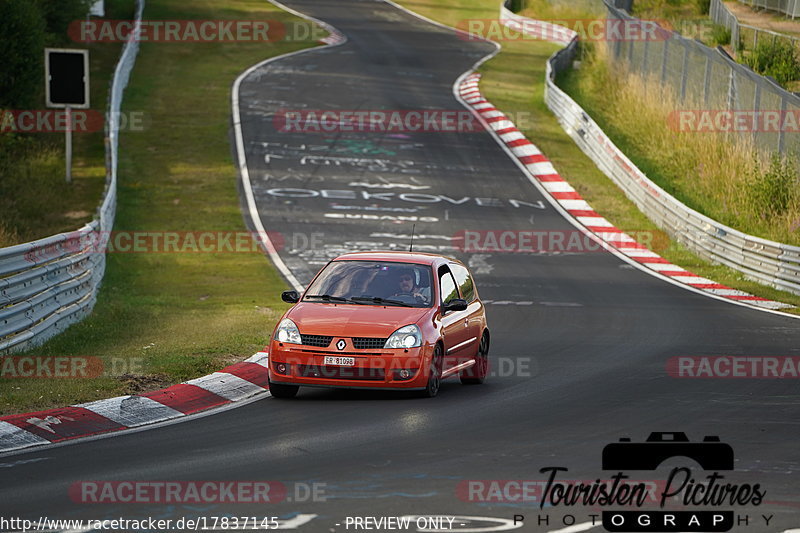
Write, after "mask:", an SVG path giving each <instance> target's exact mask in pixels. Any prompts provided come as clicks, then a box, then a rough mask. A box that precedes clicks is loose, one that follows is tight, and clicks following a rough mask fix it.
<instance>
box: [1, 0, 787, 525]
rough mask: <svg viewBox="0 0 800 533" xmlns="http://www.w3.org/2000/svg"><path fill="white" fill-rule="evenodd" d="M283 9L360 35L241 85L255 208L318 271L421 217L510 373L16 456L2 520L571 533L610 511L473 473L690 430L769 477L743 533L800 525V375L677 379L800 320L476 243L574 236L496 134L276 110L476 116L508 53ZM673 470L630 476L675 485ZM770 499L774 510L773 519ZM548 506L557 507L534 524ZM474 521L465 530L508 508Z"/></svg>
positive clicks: (596, 459)
mask: <svg viewBox="0 0 800 533" xmlns="http://www.w3.org/2000/svg"><path fill="white" fill-rule="evenodd" d="M288 5H289V6H290V7H292V8H294V9H297V10H298V11H301V12H303V13H307V14H309V15H312V16H314V17H317V18H319V19H321V20H324V21H326V22H328V23H330V24H332V25H334V26H335V27H336V28H338V29H339V30H340V31H342V32H343V33H344V34H346V35H347V37H348V39H349V40H348V41H347V42H346V43H345V44H343V45H340V46H335V47H325V48H319V49H315V50H313V51H309V52H306V53H302V54H297V55H294V56H291V57H287V58H284V59H280V60H277V61H274V62H270V63H267V64H265V65H263V66H261V67H259V68H257V69H255V70H254V71H253V72H251V73H250V74H249V75H248V76H247V77H246V79H244V81H243V82H242V84H241V91H240V97H241V112H242V132H243V138H244V147H245V152H246V162H247V166H248V169H249V174H250V176H251V178H252V182H253V189H254V194H255V199H256V202H257V205H258V211H259V216H260V218H261V220H262V222H263V224H264V226H265V227H266V228H267V229H268V230H269V231H274V232H278V233H280V234H281V236H282V242H283V245H282V246H281V247H280V254H281V257H282V258H283V260H284V261H285V262H286V264H287V265H288V267H289V268H290V269H291V270H292V273H293V274H294V275H295V276H296V278H297V279H298V280H299V281H300V282H301V283H306V282H307V281H308V280H309V279H310V277H311V275H313V273H314V272H315V271H316V270H317V269H318V268H319V266H320V265H321V264H323V263H324V262H325V260H326V259H327V258H329V257H330V256H332V255H335V254H337V253H339V252H340V251H344V250H348V251H349V250H353V249H370V248H398V249H404V248H405V247H406V246H407V243H408V235H409V234H410V233H411V227H412V224H416V230H415V231H416V233H417V238H416V239H415V249H417V250H420V251H423V250H430V251H441V252H443V253H447V254H452V255H455V256H457V257H459V258H460V259H462V260H463V261H465V262H466V263H468V264H469V265H470V266H471V268H472V270H473V272H474V273H475V277H476V281H477V284H478V287H479V289H480V292H481V296H482V297H483V298H484V299H486V300H488V301H489V302H490V303H489V304H488V313H489V321H490V327H491V329H492V334H493V346H492V358H493V359H494V361H495V365H494V370H495V375H494V376H492V377H491V379H490V380H489V381H487V383H486V384H485V385H483V386H479V387H465V386H462V385H460V384H459V383H458V382H457V380H456V381H452V382H446V383H445V384H444V385H443V388H442V391H441V393H440V395H439V397H437V398H436V399H433V400H423V399H416V398H412V397H409V396H406V395H403V394H399V395H398V394H388V393H387V394H384V393H378V392H367V393H357V392H347V391H327V390H312V389H303V390H301V393H300V395H299V396H298V398H297V399H296V400H294V401H279V400H275V399H272V398H265V399H263V400H260V401H256V402H253V403H251V404H248V405H245V406H242V407H239V408H237V409H232V410H228V411H224V412H221V413H218V414H214V415H212V416H208V417H203V418H199V419H194V420H189V421H186V422H183V423H180V424H174V425H168V426H165V427H160V428H156V429H151V430H147V431H142V432H136V433H130V434H125V435H120V436H115V437H113V438H106V439H100V440H94V441H83V442H78V443H73V444H70V445H67V446H61V447H53V448H49V449H44V450H40V451H32V452H29V453H23V454H18V455H14V456H10V457H6V458H2V459H0V467H3V468H0V479H2V483H0V514H2V515H3V516H19V517H31V518H36V519H38V517H40V516H43V515H44V516H48V517H50V518H56V517H59V518H89V519H112V518H118V517H125V518H135V517H145V516H152V517H160V518H172V519H177V518H179V517H182V516H187V517H192V516H200V515H202V516H223V515H231V516H232V515H236V516H261V517H263V516H280V517H282V518H283V519H290V518H291V517H295V522H293V523H292V522H290V523H289V524H288V525H296V526H297V530H298V531H351V530H354V529H353V527H352V526H351V527H350V528H349V529H347V528H346V527H345V519H346V517H348V516H398V515H411V514H451V515H453V514H455V515H465V516H472V517H495V518H504V519H511V518H512V517H513V515H515V514H522V515H525V516H526V522H525V525H524V526H523V528H522V529H520V530H521V531H555V530H558V529H560V528H564V527H565V526H564V523H563V522H562V517H563V515H565V514H568V515H573V516H574V517H575V519H576V521H577V522H578V523H584V522H587V521H588V520H589V518H588V516H589V514H592V513H594V514H597V512H598V508H591V507H587V508H583V507H564V506H556V507H554V508H547V507H546V508H544V509H541V510H540V509H539V508H538V506H537V504H535V503H531V502H527V503H520V502H514V501H506V502H485V501H479V500H480V498H481V494H484V495H485V493H480V492H476V493H473V495H472V496H473V497H472V501H470V497H469V496H470V495H469V493H468V492H466V491H462V490H460V489H463V488H464V487H465V486H466V485H465V484H466V483H468V482H469V480H543V479H545V475H544V474H542V473H540V472H539V469H540V468H542V467H548V466H560V467H564V468H568V469H569V470H568V472H565V473H564V474H563V475H561V476H559V477H560V478H562V479H584V480H594V479H596V478H600V477H604V476H605V477H608V476H609V475H610V473H608V472H606V473H603V470H602V465H601V453H602V450H603V447H604V446H605V445H606V444H608V443H610V442H615V441H617V440H618V438H620V437H631V438H632V440H633V441H642V440H644V439H645V438H646V437H647V436H648V435H649V434H650V433H651V432H658V431H661V432H685V433H686V434H687V435H688V436H689V437H690V438H691V439H693V440H700V439H702V437H703V436H705V435H719V436H720V437H721V438H722V440H723V441H725V442H727V443H729V444H731V446H732V447H733V449H734V452H735V457H736V462H735V469H734V471H733V472H727V473H725V474H726V481H728V482H730V483H735V484H738V485H742V484H745V483H747V484H750V485H754V484H756V483H758V484H760V485H761V487H762V488H763V489H764V490H765V491H766V496H765V502H764V503H762V504H761V505H760V506H758V507H756V506H753V505H746V506H739V507H731V506H727V507H726V506H723V507H722V508H723V509H734V510H735V512H736V514H737V515H740V516H745V515H747V516H748V517H749V523H748V524H741V525H738V526H735V527H734V529H733V531H751V532H767V531H784V530H786V529H790V528H794V527H800V510H798V506H800V496H798V494H799V493H800V480H798V469H800V446H798V437H800V430H798V421H797V420H798V415H800V400H798V393H797V390H798V389H797V381H795V380H792V379H775V380H744V379H676V378H674V377H670V376H669V375H668V373H667V371H666V365H667V361H668V360H669V359H670V358H671V357H675V356H686V355H692V356H701V355H709V356H714V355H739V356H752V357H762V356H800V331H799V330H798V324H800V323H798V322H797V321H796V320H794V319H791V318H786V317H782V316H778V315H774V314H769V313H765V312H760V311H755V310H751V309H748V308H744V307H741V306H736V305H732V304H728V303H724V302H720V301H717V300H714V299H711V298H708V297H705V296H701V295H698V294H695V293H692V292H689V291H686V290H683V289H681V288H679V287H676V286H673V285H670V284H668V283H665V282H663V281H660V280H658V279H656V278H654V277H651V276H649V275H647V274H646V273H643V272H641V271H639V270H635V269H633V268H631V267H630V266H629V265H627V264H626V263H623V262H622V261H620V260H619V259H617V258H615V257H613V256H612V255H610V254H606V253H583V254H557V253H551V254H547V253H538V254H521V253H506V254H502V253H494V254H475V253H464V252H462V251H461V250H460V248H459V243H460V242H461V241H459V240H458V239H457V237H459V232H462V231H463V230H508V229H511V230H522V229H531V228H533V229H537V230H543V231H553V232H571V231H573V230H574V228H573V226H572V225H571V224H569V223H568V222H567V221H566V220H564V219H563V218H562V217H561V216H560V215H559V214H558V213H557V212H556V211H555V210H554V209H553V208H552V207H550V205H549V204H548V203H547V201H546V200H545V199H544V198H543V197H542V196H541V194H540V193H539V192H538V191H537V189H536V188H535V187H534V186H533V185H531V183H530V182H529V181H528V178H527V177H526V176H525V175H524V174H523V173H522V172H521V171H520V170H519V169H518V167H517V166H516V165H515V164H514V163H513V162H512V161H511V159H510V158H509V157H508V156H507V155H506V153H505V152H504V151H503V150H502V149H501V148H500V147H499V146H498V145H497V143H496V142H495V141H494V140H493V139H492V138H491V136H490V135H489V134H488V133H486V132H482V131H481V132H468V133H467V132H392V133H386V132H365V131H362V132H347V131H340V132H328V133H314V132H308V131H291V132H286V131H280V130H279V129H278V128H277V127H276V126H277V125H280V124H281V123H280V122H276V120H275V117H276V116H279V117H280V116H285V115H282V114H284V113H286V112H287V111H292V112H294V111H302V110H305V111H323V110H340V111H343V110H345V111H357V110H360V111H377V110H384V111H386V110H439V111H463V107H461V105H460V104H459V103H458V102H457V101H456V99H455V98H454V97H453V95H452V85H453V83H454V81H455V80H456V79H457V78H458V77H459V76H460V75H461V74H462V73H463V72H464V71H465V70H468V69H469V68H470V67H471V66H472V65H473V64H474V63H475V62H476V61H478V60H479V59H481V58H482V57H484V56H486V55H487V54H489V53H491V52H492V51H493V50H494V47H493V46H491V45H489V44H487V43H480V42H467V41H464V40H462V39H459V38H458V37H457V36H456V35H455V34H454V33H453V32H452V31H448V30H445V29H442V28H439V27H436V26H433V25H431V24H429V23H427V22H424V21H422V20H420V19H418V18H415V17H413V16H411V15H409V14H407V13H405V12H402V11H400V10H398V9H396V8H394V7H392V6H390V5H388V4H385V3H382V2H375V1H367V0H336V1H334V0H324V1H323V0H313V1H312V0H293V1H291V2H288ZM531 140H532V141H534V142H535V141H536V139H531ZM454 238H455V239H454ZM665 472H666V470H664V469H659V471H657V472H655V473H652V472H637V473H635V474H634V476H633V477H634V478H635V479H656V480H657V479H662V480H663V478H664V475H665ZM694 473H695V477H696V478H698V479H701V478H702V477H703V476H704V474H703V473H702V471H700V470H699V469H695V470H694ZM97 480H138V481H146V480H151V481H152V480H160V481H166V480H182V481H187V480H222V481H225V480H231V481H232V480H244V481H247V480H251V481H252V480H274V481H279V482H282V483H283V484H284V485H286V486H287V487H288V489H289V491H290V495H289V496H290V498H289V499H291V500H292V501H283V502H281V503H270V504H258V505H256V504H248V503H237V504H233V505H231V504H202V505H197V504H190V503H189V504H187V503H179V504H165V503H160V502H156V503H153V504H131V503H113V504H107V503H106V504H92V503H84V502H81V501H80V498H77V499H71V497H70V493H69V489H70V487H71V486H74V484H75V483H76V482H81V481H97ZM315 483H316V484H318V485H317V489H318V490H320V491H322V494H323V495H324V497H325V498H324V501H322V499H323V498H322V497H318V498H317V501H304V498H303V495H304V494H302V493H304V492H305V491H304V487H306V486H309V485H311V484H315ZM295 492H297V493H298V494H295ZM73 496H74V494H73ZM512 496H513V495H512ZM476 500H478V501H476ZM298 513H302V514H304V515H316V516H313V517H311V516H307V517H300V518H297V517H296V515H297V514H298ZM761 515H766V516H770V515H773V516H772V518H771V519H770V522H769V525H765V523H764V519H763V518H762V517H761ZM545 517H548V518H549V523H541V524H537V518H541V519H542V520H544V518H545ZM304 520H308V521H307V522H305V523H304V524H302V525H301V523H302V522H303V521H304ZM472 520H473V522H470V521H468V520H462V523H463V524H465V525H461V526H457V527H456V529H458V528H461V529H465V528H468V527H472V528H474V527H477V526H478V525H483V526H486V525H487V524H490V523H491V524H496V522H480V521H478V520H477V519H472ZM379 530H383V529H379ZM413 530H415V529H412V531H413ZM596 530H597V531H601V530H602V528H600V527H597V528H596Z"/></svg>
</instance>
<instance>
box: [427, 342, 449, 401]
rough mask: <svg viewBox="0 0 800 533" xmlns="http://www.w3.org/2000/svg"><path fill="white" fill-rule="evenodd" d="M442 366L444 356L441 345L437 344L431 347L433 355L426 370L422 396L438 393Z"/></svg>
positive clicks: (431, 395)
mask: <svg viewBox="0 0 800 533" xmlns="http://www.w3.org/2000/svg"><path fill="white" fill-rule="evenodd" d="M443 366H444V357H443V354H442V345H441V344H437V345H436V346H434V348H433V355H432V356H431V366H430V371H429V372H428V384H427V385H426V386H425V390H424V391H423V396H425V397H427V398H433V397H434V396H436V395H437V394H439V388H440V387H441V385H442V367H443Z"/></svg>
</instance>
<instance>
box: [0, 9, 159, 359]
mask: <svg viewBox="0 0 800 533" xmlns="http://www.w3.org/2000/svg"><path fill="white" fill-rule="evenodd" d="M143 9H144V0H136V21H137V23H136V28H135V30H134V32H133V34H132V38H131V40H129V41H128V42H127V43H125V46H124V47H123V50H122V53H121V55H120V58H119V61H118V62H117V66H116V69H115V71H114V76H113V78H112V80H111V87H110V97H109V102H108V109H107V114H106V119H107V120H106V137H107V142H106V187H105V191H104V193H103V201H102V203H101V205H100V207H99V208H98V210H97V217H96V218H95V220H93V221H92V222H90V223H89V224H86V225H85V226H84V227H82V228H80V229H79V230H77V231H74V232H68V233H60V234H58V235H53V236H52V237H47V238H44V239H39V240H37V241H33V242H28V243H24V244H18V245H16V246H10V247H7V248H2V249H0V353H5V352H12V351H19V350H22V349H25V348H29V347H32V346H35V345H37V344H41V343H42V342H44V341H45V340H47V339H49V338H50V337H52V336H53V335H56V334H58V333H60V332H62V331H64V330H65V329H66V328H67V327H68V326H70V325H71V324H74V323H75V322H78V321H80V320H82V319H83V318H85V317H86V316H87V315H88V314H89V313H91V311H92V309H93V308H94V304H95V301H96V299H97V291H98V289H99V288H100V284H101V282H102V281H103V273H104V272H105V266H106V256H105V250H106V244H107V243H106V242H105V241H104V239H102V237H101V236H103V235H108V232H110V231H111V228H112V227H113V225H114V216H115V214H116V206H117V159H118V146H119V141H118V136H119V121H120V108H121V105H122V93H123V91H124V90H125V87H126V86H127V84H128V78H129V76H130V72H131V70H132V69H133V65H134V63H135V61H136V55H137V53H138V51H139V38H138V36H139V35H140V32H141V20H142V11H143Z"/></svg>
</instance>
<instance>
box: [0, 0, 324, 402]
mask: <svg viewBox="0 0 800 533" xmlns="http://www.w3.org/2000/svg"><path fill="white" fill-rule="evenodd" d="M144 16H145V18H147V19H153V20H205V19H209V20H219V19H223V20H278V21H283V22H287V21H296V20H298V19H296V18H295V17H294V16H290V15H289V14H288V13H285V12H282V11H279V10H278V9H277V8H275V7H274V6H272V5H271V4H269V3H267V2H264V1H263V0H229V1H227V2H225V3H224V5H223V4H220V3H219V2H217V1H216V0H196V1H194V2H188V3H187V2H184V1H182V0H148V2H147V4H146V8H145V14H144ZM315 44H316V43H315V42H311V41H303V42H289V41H279V42H275V43H263V42H236V43H223V42H219V43H217V42H205V43H191V42H182V43H181V42H169V43H154V42H153V43H142V46H141V50H140V54H139V57H138V59H137V62H136V67H135V68H134V71H133V73H132V75H131V82H130V85H129V87H128V89H127V91H126V94H125V100H124V109H123V112H141V113H142V116H143V118H144V120H143V122H144V124H145V125H146V127H145V128H144V129H143V131H126V132H124V133H123V134H122V136H121V142H120V165H119V204H118V208H117V219H116V224H115V231H118V232H119V231H139V232H142V231H145V232H162V231H170V232H197V231H214V232H242V231H246V229H245V226H244V223H243V220H242V214H241V212H240V209H239V203H238V195H237V186H236V183H237V176H236V169H235V166H234V165H233V162H232V159H231V147H230V144H229V127H230V112H231V111H230V89H231V85H232V83H233V80H234V79H235V78H236V77H237V76H238V75H239V74H240V73H241V72H242V71H243V70H244V69H246V68H247V67H249V66H250V65H253V64H254V63H257V62H259V61H261V60H263V59H265V58H268V57H271V56H276V55H279V54H284V53H287V52H290V51H293V50H297V49H301V48H307V47H310V46H313V45H315ZM284 288H285V283H284V281H283V280H282V279H281V278H280V277H279V275H278V273H277V271H276V270H275V269H274V268H273V267H272V266H271V265H270V263H269V261H268V260H267V259H265V257H264V256H263V255H262V254H261V253H259V252H250V253H112V254H109V255H108V267H107V271H106V276H105V280H104V283H103V288H102V290H101V291H100V295H99V299H98V302H97V306H96V307H95V310H94V313H93V314H92V315H91V316H90V317H89V318H87V319H86V320H85V321H83V322H81V323H80V324H77V325H75V326H73V327H71V328H69V329H68V330H67V331H66V332H64V333H63V334H61V335H59V336H57V337H55V338H53V339H52V340H50V341H49V342H47V343H46V344H44V345H43V346H41V347H39V348H37V349H33V350H30V351H29V352H27V353H25V354H22V355H30V356H41V357H54V356H84V357H86V356H88V357H98V358H100V359H101V360H102V361H103V363H104V367H105V369H106V374H105V375H103V376H101V377H98V378H94V379H82V378H72V379H38V380H37V379H2V380H0V391H2V393H0V412H2V413H12V412H20V411H29V410H33V409H44V408H49V407H54V406H61V405H66V404H73V403H78V402H87V401H91V400H96V399H100V398H107V397H109V396H115V395H120V394H130V393H136V392H141V391H143V390H150V389H155V388H159V387H161V386H165V385H168V384H171V383H175V382H179V381H182V380H186V379H190V378H194V377H198V376H200V375H203V374H207V373H209V372H212V371H214V370H217V369H219V368H220V367H222V366H224V365H226V364H230V363H232V362H235V361H239V360H242V359H244V358H246V357H249V356H250V355H252V354H253V353H255V352H256V351H258V350H259V349H260V348H261V347H263V346H264V344H265V342H266V340H267V337H268V334H269V332H270V331H271V328H272V326H273V324H274V322H275V320H276V319H277V318H278V317H279V316H280V314H281V313H282V312H283V310H285V309H286V307H287V306H286V304H284V303H283V302H281V301H280V295H279V292H280V291H281V290H283V289H284ZM108 374H113V375H108Z"/></svg>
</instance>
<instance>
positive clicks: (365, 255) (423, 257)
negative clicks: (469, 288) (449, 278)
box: [334, 252, 460, 265]
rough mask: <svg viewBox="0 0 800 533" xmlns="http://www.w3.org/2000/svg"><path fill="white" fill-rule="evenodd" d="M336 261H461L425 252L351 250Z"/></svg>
mask: <svg viewBox="0 0 800 533" xmlns="http://www.w3.org/2000/svg"><path fill="white" fill-rule="evenodd" d="M334 261H394V262H398V263H418V264H422V265H434V264H436V263H440V262H454V263H460V261H457V260H455V259H451V258H449V257H446V256H443V255H438V254H427V253H423V252H350V253H347V254H342V255H340V256H339V257H337V258H336V259H334Z"/></svg>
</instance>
